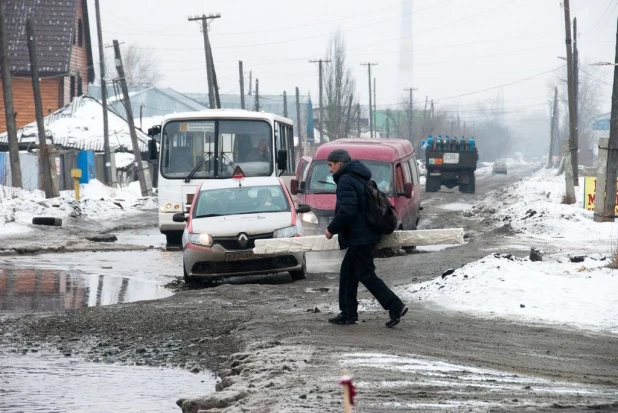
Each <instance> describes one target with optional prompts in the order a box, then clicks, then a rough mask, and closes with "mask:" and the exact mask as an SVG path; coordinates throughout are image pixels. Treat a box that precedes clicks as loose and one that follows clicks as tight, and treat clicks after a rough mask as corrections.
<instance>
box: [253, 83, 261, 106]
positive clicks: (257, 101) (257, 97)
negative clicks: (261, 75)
mask: <svg viewBox="0 0 618 413" xmlns="http://www.w3.org/2000/svg"><path fill="white" fill-rule="evenodd" d="M254 109H255V111H256V112H259V111H260V79H255V108H254Z"/></svg>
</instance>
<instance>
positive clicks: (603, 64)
mask: <svg viewBox="0 0 618 413" xmlns="http://www.w3.org/2000/svg"><path fill="white" fill-rule="evenodd" d="M590 66H618V63H610V62H598V63H590Z"/></svg>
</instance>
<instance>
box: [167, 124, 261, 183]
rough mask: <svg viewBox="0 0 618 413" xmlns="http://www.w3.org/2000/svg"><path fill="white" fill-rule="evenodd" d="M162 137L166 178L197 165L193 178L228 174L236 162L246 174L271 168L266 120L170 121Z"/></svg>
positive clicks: (224, 176)
mask: <svg viewBox="0 0 618 413" xmlns="http://www.w3.org/2000/svg"><path fill="white" fill-rule="evenodd" d="M215 132H216V134H215ZM161 137H162V138H161V139H162V140H161V152H162V153H161V174H162V176H164V177H165V178H171V179H174V178H176V179H180V178H186V177H187V176H188V175H189V174H190V173H191V171H193V170H194V169H196V168H197V169H196V170H195V172H194V174H193V175H192V176H193V177H195V178H230V177H231V176H232V173H233V172H234V168H235V167H236V166H237V165H238V166H240V167H241V169H242V170H243V172H244V173H245V175H246V176H270V175H271V174H272V171H273V155H272V143H273V133H272V128H271V126H270V124H269V123H268V122H266V121H261V120H212V119H199V120H186V121H172V122H168V123H166V124H165V125H164V126H163V131H162V133H161ZM198 165H199V167H198Z"/></svg>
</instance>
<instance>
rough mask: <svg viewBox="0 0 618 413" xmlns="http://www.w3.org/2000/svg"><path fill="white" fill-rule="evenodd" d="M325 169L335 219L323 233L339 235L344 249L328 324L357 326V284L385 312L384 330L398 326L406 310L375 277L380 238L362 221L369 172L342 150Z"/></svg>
mask: <svg viewBox="0 0 618 413" xmlns="http://www.w3.org/2000/svg"><path fill="white" fill-rule="evenodd" d="M327 161H328V167H329V168H330V172H331V173H332V174H333V179H334V180H335V183H336V184H337V205H336V206H335V217H334V218H333V220H332V221H331V223H330V225H329V226H328V228H327V229H326V232H325V235H326V238H328V239H331V238H332V237H333V235H334V234H339V247H340V248H341V249H345V248H347V251H346V253H345V257H344V258H343V262H342V263H341V272H340V274H339V310H340V311H341V312H340V313H339V315H337V316H336V317H332V318H329V319H328V322H329V323H332V324H356V323H357V322H358V301H357V299H356V297H357V290H358V283H359V281H360V282H361V283H363V285H364V286H365V287H366V288H367V290H369V292H370V293H371V294H373V296H374V297H375V298H376V299H377V300H378V302H379V303H380V305H381V306H382V308H384V309H385V310H388V313H389V317H390V319H389V320H388V321H387V322H386V326H387V327H394V326H396V325H397V324H399V321H400V319H401V317H403V316H404V315H405V314H406V313H407V312H408V308H407V307H406V306H405V305H404V303H403V302H402V301H401V300H400V299H399V297H397V295H395V293H394V292H393V291H391V289H390V288H388V286H387V285H386V284H385V283H384V281H382V280H381V279H380V278H379V277H378V276H377V275H376V273H375V265H374V263H373V249H374V246H375V245H376V244H377V243H378V242H380V238H381V235H380V234H379V233H377V232H375V231H374V230H373V229H372V228H371V227H370V226H369V225H368V224H367V219H366V217H365V213H364V212H365V211H366V208H367V199H366V194H365V186H364V183H363V181H366V180H369V179H371V171H370V170H369V169H368V168H367V167H366V166H365V165H363V164H362V163H361V162H360V161H358V160H354V161H353V160H352V158H351V157H350V154H349V153H348V152H347V151H345V150H343V149H335V150H334V151H332V152H331V153H330V154H329V155H328V158H327Z"/></svg>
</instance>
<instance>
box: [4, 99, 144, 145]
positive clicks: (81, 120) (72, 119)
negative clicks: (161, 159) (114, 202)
mask: <svg viewBox="0 0 618 413" xmlns="http://www.w3.org/2000/svg"><path fill="white" fill-rule="evenodd" d="M108 112H109V113H108V126H109V143H110V147H111V148H112V151H117V152H132V151H133V145H132V144H131V134H130V132H129V124H128V123H127V121H126V120H125V119H123V118H121V117H120V116H118V115H117V114H115V113H113V112H112V111H110V110H108ZM44 122H45V131H46V134H47V142H48V143H50V144H54V145H57V146H60V147H64V148H77V149H82V150H93V151H103V150H104V145H103V107H102V105H101V103H100V102H99V101H97V100H96V99H93V98H91V97H89V96H80V97H77V98H74V99H73V101H72V102H71V103H70V104H69V105H67V106H65V107H63V108H61V109H58V110H57V111H55V112H54V113H52V114H50V115H48V116H46V117H45V121H44ZM136 132H137V140H138V142H139V147H140V151H141V152H145V151H146V150H147V147H148V140H149V139H150V138H149V137H148V136H147V135H146V134H145V133H143V132H142V131H140V130H139V129H136ZM17 139H18V141H19V143H21V144H24V143H25V144H33V145H38V142H39V140H38V139H39V134H38V129H37V126H36V122H32V123H30V124H28V125H26V126H24V127H23V128H20V129H19V130H18V131H17ZM7 142H8V135H7V133H6V132H5V133H3V134H1V135H0V144H1V143H7Z"/></svg>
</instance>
